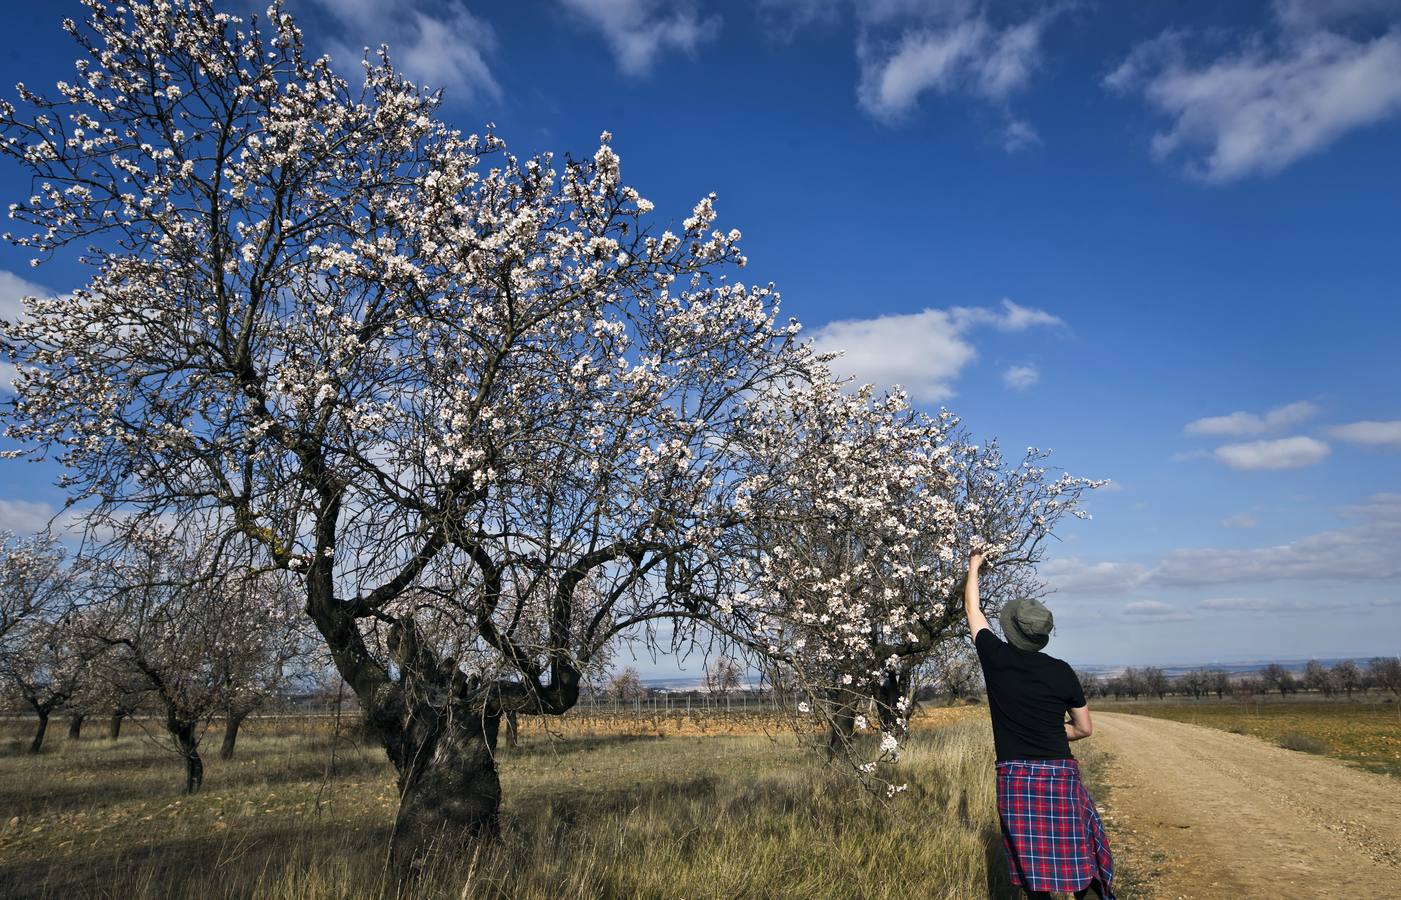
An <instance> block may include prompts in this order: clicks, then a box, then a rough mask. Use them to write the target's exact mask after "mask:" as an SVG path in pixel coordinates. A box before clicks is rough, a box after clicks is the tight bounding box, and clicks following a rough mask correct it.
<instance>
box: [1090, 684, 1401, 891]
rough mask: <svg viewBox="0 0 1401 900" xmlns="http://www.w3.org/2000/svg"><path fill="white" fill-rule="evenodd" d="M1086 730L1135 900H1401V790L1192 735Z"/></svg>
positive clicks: (1117, 719) (1184, 731) (1199, 732)
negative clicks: (1097, 754)
mask: <svg viewBox="0 0 1401 900" xmlns="http://www.w3.org/2000/svg"><path fill="white" fill-rule="evenodd" d="M1094 719H1095V734H1094V737H1093V738H1091V740H1093V741H1096V742H1098V743H1099V744H1100V745H1101V746H1102V747H1103V748H1104V749H1105V750H1107V751H1109V753H1110V754H1111V755H1112V757H1113V758H1112V760H1111V762H1110V765H1109V766H1108V779H1107V782H1108V786H1109V789H1110V791H1109V804H1108V805H1109V814H1110V816H1111V817H1112V820H1111V824H1112V826H1114V828H1115V830H1116V832H1117V833H1118V834H1119V835H1121V837H1120V840H1119V843H1120V844H1121V845H1122V846H1120V847H1116V848H1115V850H1116V853H1118V854H1119V855H1120V856H1122V857H1123V858H1124V859H1125V860H1126V862H1127V863H1128V865H1129V866H1130V867H1131V868H1132V870H1133V872H1134V873H1135V874H1136V876H1137V879H1138V880H1141V881H1143V882H1145V884H1143V886H1142V887H1141V888H1140V890H1139V891H1138V895H1139V896H1147V897H1150V898H1154V900H1159V898H1169V900H1173V898H1179V897H1188V898H1193V900H1196V898H1215V897H1222V898H1225V897H1232V898H1234V897H1262V898H1263V897H1268V898H1272V900H1274V898H1294V897H1364V898H1373V897H1376V898H1383V897H1384V898H1393V897H1401V780H1398V779H1394V778H1387V777H1385V776H1382V775H1372V774H1369V773H1367V772H1362V771H1358V770H1356V769H1351V768H1348V767H1347V766H1345V765H1344V764H1342V763H1339V762H1336V761H1334V760H1329V759H1325V758H1322V757H1317V756H1308V755H1306V754H1303V753H1295V752H1293V751H1290V750H1284V749H1281V748H1279V747H1275V746H1272V745H1270V744H1266V743H1265V742H1263V741H1260V740H1258V739H1256V738H1251V737H1246V736H1244V735H1238V734H1230V733H1227V732H1224V731H1217V730H1215V729H1212V728H1203V727H1201V726H1198V725H1185V724H1182V723H1180V722H1169V721H1166V720H1163V719H1151V718H1147V717H1144V716H1132V715H1124V714H1116V713H1099V712H1097V713H1095V714H1094Z"/></svg>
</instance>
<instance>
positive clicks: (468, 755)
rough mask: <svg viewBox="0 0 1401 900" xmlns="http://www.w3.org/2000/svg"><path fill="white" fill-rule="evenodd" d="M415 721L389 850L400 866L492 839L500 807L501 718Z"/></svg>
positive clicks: (429, 715)
mask: <svg viewBox="0 0 1401 900" xmlns="http://www.w3.org/2000/svg"><path fill="white" fill-rule="evenodd" d="M415 719H416V721H415V722H413V723H411V725H410V727H409V729H407V730H406V737H408V736H410V735H413V736H414V737H416V738H417V740H413V742H412V743H413V745H414V746H413V752H412V754H411V755H410V756H408V757H407V759H406V765H404V766H403V768H402V769H401V771H400V775H399V798H400V799H399V814H398V816H397V817H396V819H395V821H394V835H393V838H392V842H391V847H390V852H391V855H392V856H393V857H394V859H395V860H396V861H398V862H399V863H405V862H409V861H411V860H413V859H414V858H416V857H418V856H420V855H421V854H422V853H424V852H425V851H429V850H432V849H433V848H434V847H435V845H436V846H441V845H443V844H445V843H457V842H461V841H463V840H469V839H472V838H477V837H492V836H495V835H496V833H497V829H498V820H497V813H498V811H499V809H500V806H501V780H500V778H499V777H498V775H497V772H496V759H495V754H496V737H497V732H498V729H499V728H500V724H501V717H500V715H499V714H496V715H487V714H483V713H467V714H461V713H459V714H458V715H456V716H450V715H441V714H439V713H437V712H436V711H431V710H429V711H424V712H423V713H422V714H421V715H418V716H415ZM406 749H407V748H406Z"/></svg>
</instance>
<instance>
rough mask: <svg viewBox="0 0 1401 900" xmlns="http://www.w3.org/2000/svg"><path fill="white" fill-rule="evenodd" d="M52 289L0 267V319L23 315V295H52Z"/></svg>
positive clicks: (7, 319)
mask: <svg viewBox="0 0 1401 900" xmlns="http://www.w3.org/2000/svg"><path fill="white" fill-rule="evenodd" d="M52 296H53V291H51V290H49V289H48V288H45V287H41V286H40V285H37V284H35V283H34V282H32V281H30V280H28V279H26V278H21V277H20V276H18V275H16V274H15V273H14V272H8V271H6V270H4V269H0V319H5V320H6V321H9V322H13V321H15V320H16V319H19V318H20V317H22V316H23V315H24V298H25V297H52Z"/></svg>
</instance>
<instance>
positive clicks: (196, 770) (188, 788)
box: [170, 722, 204, 794]
mask: <svg viewBox="0 0 1401 900" xmlns="http://www.w3.org/2000/svg"><path fill="white" fill-rule="evenodd" d="M170 733H171V735H172V736H173V737H174V738H175V744H176V746H178V747H179V748H180V755H181V756H182V757H184V759H185V793H187V794H195V793H198V792H199V789H200V787H201V786H202V785H203V784H204V760H202V759H200V758H199V738H198V737H196V736H195V723H193V722H179V723H171V725H170Z"/></svg>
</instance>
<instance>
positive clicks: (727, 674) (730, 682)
mask: <svg viewBox="0 0 1401 900" xmlns="http://www.w3.org/2000/svg"><path fill="white" fill-rule="evenodd" d="M743 677H744V666H743V665H742V664H741V663H740V662H739V660H737V659H734V658H733V657H730V656H726V655H724V654H721V655H720V656H717V657H715V659H713V660H711V661H710V664H709V665H707V666H706V667H705V689H706V690H707V691H709V692H710V693H712V694H715V695H716V696H719V697H724V696H726V695H727V694H729V693H730V692H731V691H736V690H738V689H739V686H740V684H741V681H742V679H743Z"/></svg>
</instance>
